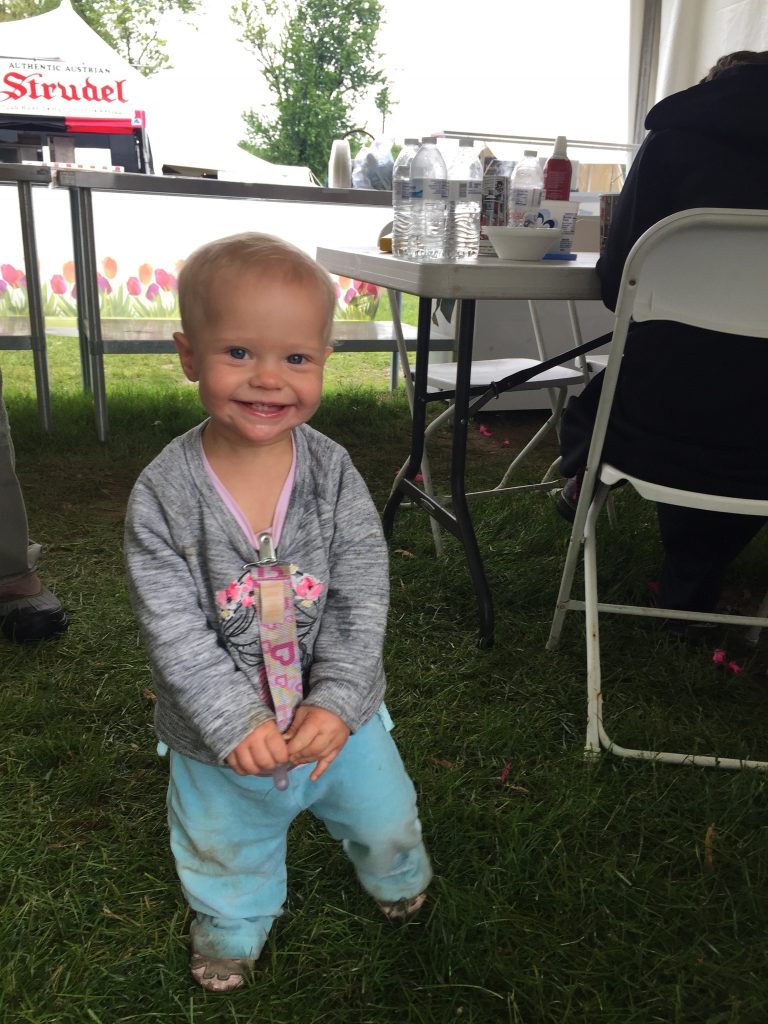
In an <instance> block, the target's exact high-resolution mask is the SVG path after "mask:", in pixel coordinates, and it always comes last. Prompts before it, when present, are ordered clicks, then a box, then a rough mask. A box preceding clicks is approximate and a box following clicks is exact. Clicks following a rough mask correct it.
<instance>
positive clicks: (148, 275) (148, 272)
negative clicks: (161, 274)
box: [139, 263, 152, 284]
mask: <svg viewBox="0 0 768 1024" xmlns="http://www.w3.org/2000/svg"><path fill="white" fill-rule="evenodd" d="M139 280H140V281H141V283H142V284H149V282H150V281H151V280H152V266H151V264H149V263H142V264H141V266H140V267H139Z"/></svg>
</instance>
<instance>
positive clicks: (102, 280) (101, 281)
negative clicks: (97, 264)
mask: <svg viewBox="0 0 768 1024" xmlns="http://www.w3.org/2000/svg"><path fill="white" fill-rule="evenodd" d="M96 282H97V284H98V286H99V291H100V292H104V293H105V294H107V295H111V294H112V285H111V284H110V283H109V281H108V280H107V279H106V277H104V275H103V274H97V275H96Z"/></svg>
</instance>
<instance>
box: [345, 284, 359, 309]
mask: <svg viewBox="0 0 768 1024" xmlns="http://www.w3.org/2000/svg"><path fill="white" fill-rule="evenodd" d="M356 297H357V292H356V291H355V289H354V288H347V292H346V295H345V296H344V304H345V305H346V306H348V305H349V304H350V302H352V300H353V299H355V298H356Z"/></svg>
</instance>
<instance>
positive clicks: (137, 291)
mask: <svg viewBox="0 0 768 1024" xmlns="http://www.w3.org/2000/svg"><path fill="white" fill-rule="evenodd" d="M125 287H126V288H127V289H128V294H129V295H141V281H140V280H139V279H138V277H129V278H128V280H127V281H126V282H125Z"/></svg>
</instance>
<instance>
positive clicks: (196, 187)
mask: <svg viewBox="0 0 768 1024" xmlns="http://www.w3.org/2000/svg"><path fill="white" fill-rule="evenodd" d="M54 185H55V186H56V187H57V188H67V189H69V197H70V212H71V217H72V235H73V240H74V262H75V282H76V286H77V295H78V333H79V336H80V357H81V368H82V376H83V384H84V386H85V387H86V388H87V389H90V390H92V391H93V397H94V412H95V418H96V432H97V435H98V438H99V440H100V441H105V440H106V438H107V432H108V416H107V399H106V387H105V380H104V353H105V351H108V350H109V349H110V347H111V350H112V351H128V350H132V351H140V349H139V347H138V343H140V342H141V340H142V339H141V337H140V336H139V335H140V331H141V330H142V328H141V326H140V325H137V331H136V336H135V342H136V343H134V344H133V345H129V342H130V339H131V338H132V337H133V334H132V332H130V331H127V332H123V333H122V334H121V336H120V337H115V338H114V339H111V340H112V341H113V342H114V345H113V346H110V343H109V342H110V340H109V339H105V338H104V336H103V331H102V323H101V317H100V314H99V290H98V277H97V274H98V265H97V262H96V246H95V232H94V216H93V201H92V193H93V192H96V191H98V192H112V193H133V194H141V195H160V196H168V197H172V196H200V197H207V198H219V199H221V198H223V199H254V200H262V201H272V202H283V203H285V202H291V203H312V204H317V203H330V204H343V205H348V206H368V207H370V206H375V207H382V208H388V209H391V207H392V195H391V193H390V192H383V191H376V190H373V189H341V188H316V187H314V186H310V185H274V184H267V183H253V184H252V183H246V182H234V181H219V180H218V179H213V178H187V177H181V176H178V177H177V176H166V175H163V176H159V175H158V176H155V175H150V174H125V173H122V172H109V171H85V170H68V169H61V170H59V171H58V172H57V174H56V175H55V178H54ZM145 330H146V329H145ZM150 333H151V332H150ZM147 340H148V341H151V342H152V343H153V349H152V350H155V351H159V348H158V347H157V345H156V342H157V341H160V340H163V339H159V338H156V337H154V336H152V337H151V338H149V337H147ZM165 340H166V342H168V339H165ZM170 347H171V346H170V343H168V344H167V345H166V348H168V349H170ZM145 351H147V349H145Z"/></svg>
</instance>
